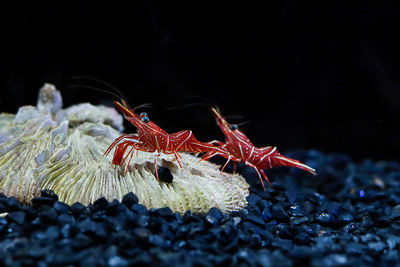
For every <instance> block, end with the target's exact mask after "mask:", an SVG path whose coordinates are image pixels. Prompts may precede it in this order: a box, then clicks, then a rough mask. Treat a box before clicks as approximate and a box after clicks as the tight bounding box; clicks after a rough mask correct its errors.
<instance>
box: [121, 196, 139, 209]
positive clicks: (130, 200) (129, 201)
mask: <svg viewBox="0 0 400 267" xmlns="http://www.w3.org/2000/svg"><path fill="white" fill-rule="evenodd" d="M138 202H139V199H138V197H137V196H136V195H135V194H134V193H132V192H130V193H128V194H126V195H125V196H124V197H123V198H122V202H121V203H122V204H124V205H125V206H127V207H128V208H129V207H130V206H132V205H134V204H138Z"/></svg>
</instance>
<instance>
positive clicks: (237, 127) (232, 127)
mask: <svg viewBox="0 0 400 267" xmlns="http://www.w3.org/2000/svg"><path fill="white" fill-rule="evenodd" d="M237 129H239V126H237V124H232V125H231V126H230V127H229V130H232V131H233V130H237Z"/></svg>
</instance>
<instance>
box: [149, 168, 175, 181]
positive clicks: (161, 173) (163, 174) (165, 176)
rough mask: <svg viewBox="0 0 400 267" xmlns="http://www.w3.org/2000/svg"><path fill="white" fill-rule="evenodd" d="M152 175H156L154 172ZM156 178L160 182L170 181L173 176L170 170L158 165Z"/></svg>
mask: <svg viewBox="0 0 400 267" xmlns="http://www.w3.org/2000/svg"><path fill="white" fill-rule="evenodd" d="M154 176H156V173H154ZM156 177H157V176H156ZM158 178H159V179H160V181H161V182H164V183H172V181H173V180H174V176H173V175H172V173H171V170H170V169H169V168H167V167H164V166H160V167H158Z"/></svg>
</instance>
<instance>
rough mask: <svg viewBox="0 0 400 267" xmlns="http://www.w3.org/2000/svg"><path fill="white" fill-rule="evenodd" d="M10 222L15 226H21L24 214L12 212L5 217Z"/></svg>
mask: <svg viewBox="0 0 400 267" xmlns="http://www.w3.org/2000/svg"><path fill="white" fill-rule="evenodd" d="M7 218H8V219H9V220H10V221H13V222H16V223H17V224H23V223H24V222H25V212H23V211H14V212H11V213H9V214H8V215H7Z"/></svg>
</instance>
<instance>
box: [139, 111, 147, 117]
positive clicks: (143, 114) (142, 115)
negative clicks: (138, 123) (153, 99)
mask: <svg viewBox="0 0 400 267" xmlns="http://www.w3.org/2000/svg"><path fill="white" fill-rule="evenodd" d="M140 117H148V115H147V113H146V112H142V113H140Z"/></svg>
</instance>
